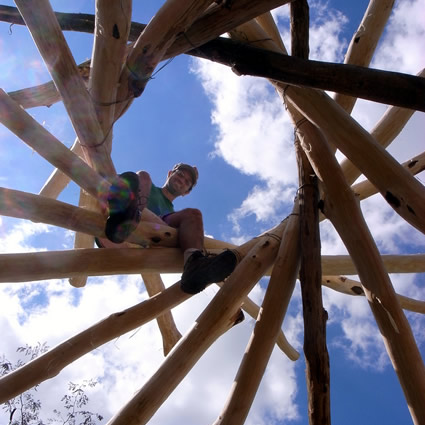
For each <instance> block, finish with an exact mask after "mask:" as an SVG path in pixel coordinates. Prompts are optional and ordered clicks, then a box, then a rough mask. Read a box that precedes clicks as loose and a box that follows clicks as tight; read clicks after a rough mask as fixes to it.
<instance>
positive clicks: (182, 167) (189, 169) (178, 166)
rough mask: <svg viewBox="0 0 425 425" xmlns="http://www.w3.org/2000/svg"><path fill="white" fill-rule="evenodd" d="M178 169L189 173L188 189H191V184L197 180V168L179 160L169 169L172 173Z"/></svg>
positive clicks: (194, 183) (193, 184)
mask: <svg viewBox="0 0 425 425" xmlns="http://www.w3.org/2000/svg"><path fill="white" fill-rule="evenodd" d="M179 170H185V171H187V172H188V173H189V174H190V177H191V178H192V187H191V188H190V189H189V190H192V188H193V186H195V185H196V183H197V181H198V176H199V174H198V169H197V168H196V167H194V166H192V165H189V164H183V163H182V162H179V163H178V164H176V165H175V166H174V167H173V169H172V170H171V171H172V172H173V173H175V172H176V171H179Z"/></svg>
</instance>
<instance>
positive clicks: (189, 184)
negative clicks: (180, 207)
mask: <svg viewBox="0 0 425 425" xmlns="http://www.w3.org/2000/svg"><path fill="white" fill-rule="evenodd" d="M197 181H198V169H197V168H196V167H193V166H191V165H189V164H183V163H181V162H180V163H179V164H176V165H175V166H174V167H173V169H172V170H170V171H169V172H168V178H167V181H166V183H165V186H166V188H167V190H168V191H169V192H170V193H171V194H172V195H175V196H184V195H187V194H188V193H189V192H190V191H191V190H192V188H193V186H195V185H196V183H197Z"/></svg>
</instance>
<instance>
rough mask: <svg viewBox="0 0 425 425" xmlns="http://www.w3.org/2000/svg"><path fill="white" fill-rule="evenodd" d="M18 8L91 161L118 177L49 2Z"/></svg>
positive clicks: (40, 0)
mask: <svg viewBox="0 0 425 425" xmlns="http://www.w3.org/2000/svg"><path fill="white" fill-rule="evenodd" d="M16 5H17V7H18V9H19V12H20V14H21V15H22V17H23V19H24V21H25V24H26V25H27V27H28V29H29V31H30V32H31V35H32V38H33V40H34V42H35V44H36V45H37V48H38V50H39V51H40V54H41V56H42V58H43V60H44V62H45V63H46V66H47V68H48V70H49V72H50V74H51V76H52V79H53V81H54V82H55V85H56V87H57V89H58V91H59V93H60V95H61V97H62V100H63V103H64V106H65V108H66V110H67V112H68V115H69V117H70V119H71V122H72V125H73V127H74V130H75V133H76V134H77V137H78V139H79V140H80V143H81V144H82V146H83V150H84V152H85V154H86V157H87V160H88V162H89V163H90V164H91V165H92V166H93V168H95V169H96V170H97V171H98V172H99V173H100V174H101V175H102V176H105V177H106V176H113V175H115V167H114V165H113V163H112V160H111V158H110V156H109V155H108V152H107V150H106V149H105V146H104V143H103V142H104V134H103V132H102V129H101V127H100V125H99V122H98V120H97V117H96V111H95V108H94V106H93V103H92V100H91V98H90V95H89V94H88V92H87V89H86V87H85V85H84V81H83V80H82V78H81V77H80V74H79V72H78V68H77V65H76V64H75V61H74V58H73V56H72V54H71V51H70V49H69V47H68V44H67V43H66V41H65V37H64V36H63V34H62V31H61V29H60V26H59V24H58V21H57V19H56V16H55V14H54V12H53V10H52V8H51V5H50V3H49V2H48V1H47V0H34V1H32V2H31V3H29V2H27V1H25V0H17V1H16Z"/></svg>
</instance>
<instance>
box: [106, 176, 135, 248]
mask: <svg viewBox="0 0 425 425" xmlns="http://www.w3.org/2000/svg"><path fill="white" fill-rule="evenodd" d="M138 193H139V177H138V176H137V174H136V173H132V172H127V173H123V174H120V175H119V176H118V178H117V179H116V180H115V181H114V182H113V183H112V185H111V187H110V189H109V193H108V198H107V201H108V209H109V217H108V218H107V220H106V227H105V234H106V237H107V238H108V239H109V240H110V241H111V242H115V243H122V242H124V241H125V240H126V239H127V238H128V237H129V236H130V234H131V233H132V232H133V231H134V230H135V229H136V227H137V226H138V224H139V222H140V218H141V210H140V208H139V196H138Z"/></svg>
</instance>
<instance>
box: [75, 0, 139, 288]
mask: <svg viewBox="0 0 425 425" xmlns="http://www.w3.org/2000/svg"><path fill="white" fill-rule="evenodd" d="M131 5H132V2H131V0H125V1H120V2H112V3H111V2H110V1H107V0H97V1H96V21H95V23H96V25H95V31H94V35H95V36H94V44H93V54H92V61H91V64H92V69H91V72H90V78H89V84H88V90H89V92H90V96H91V98H92V99H93V104H94V108H95V112H96V116H97V119H98V121H99V124H100V127H101V129H102V133H103V141H104V142H103V143H104V146H105V148H106V152H107V153H108V155H110V154H111V150H112V126H113V123H114V115H115V103H116V93H117V88H118V81H119V76H120V74H121V70H122V67H123V64H124V62H125V55H126V47H127V39H128V34H129V31H130V24H131ZM78 205H79V206H80V207H81V208H87V209H89V210H92V211H100V204H99V203H98V202H97V201H96V200H95V199H93V198H91V197H90V196H89V195H88V194H87V193H86V192H84V190H82V189H80V200H79V204H78ZM93 245H94V236H92V235H87V234H81V233H78V232H77V233H76V235H75V241H74V248H75V249H80V248H92V247H93ZM86 282H87V276H78V277H75V278H72V279H70V280H69V283H70V284H71V285H73V286H76V287H82V286H84V285H85V284H86Z"/></svg>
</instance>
